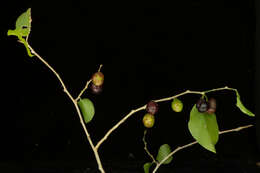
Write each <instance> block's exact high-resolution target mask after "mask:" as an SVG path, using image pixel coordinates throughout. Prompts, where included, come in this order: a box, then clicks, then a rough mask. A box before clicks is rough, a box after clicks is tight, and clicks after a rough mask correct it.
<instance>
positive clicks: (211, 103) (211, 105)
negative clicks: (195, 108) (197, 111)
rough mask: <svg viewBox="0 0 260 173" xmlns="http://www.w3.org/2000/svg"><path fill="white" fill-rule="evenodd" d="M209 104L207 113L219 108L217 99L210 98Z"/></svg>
mask: <svg viewBox="0 0 260 173" xmlns="http://www.w3.org/2000/svg"><path fill="white" fill-rule="evenodd" d="M208 106H209V108H208V110H207V113H209V114H213V113H215V112H216V108H217V103H216V99H214V98H210V99H209V100H208Z"/></svg>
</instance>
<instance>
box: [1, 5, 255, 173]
mask: <svg viewBox="0 0 260 173" xmlns="http://www.w3.org/2000/svg"><path fill="white" fill-rule="evenodd" d="M3 7H4V8H5V9H4V10H3V11H2V13H3V14H2V15H1V16H2V17H1V20H2V19H3V20H2V21H4V22H3V23H2V24H1V44H2V46H1V47H2V51H3V52H4V53H3V54H2V56H3V57H2V58H1V59H3V61H2V62H3V65H2V66H3V68H2V74H3V79H4V81H5V82H3V85H4V86H5V88H6V89H5V90H3V94H4V95H7V99H5V100H4V102H5V103H7V106H3V110H7V111H3V116H2V120H3V121H1V122H2V126H1V128H2V132H4V133H3V136H2V140H3V142H2V143H1V145H2V147H1V148H2V149H1V157H0V159H1V160H2V163H7V162H8V163H9V162H10V163H17V164H18V163H21V162H20V161H25V162H24V165H27V166H28V167H27V168H29V167H30V166H29V165H33V167H35V169H36V168H37V167H39V163H41V165H43V166H42V167H45V168H46V167H48V166H46V165H48V164H53V165H60V166H59V167H62V168H64V167H66V166H67V165H68V163H70V165H72V167H77V165H78V164H79V163H82V165H83V167H84V166H85V167H93V169H96V165H95V159H94V156H93V153H92V151H91V148H90V147H89V144H88V142H87V140H86V137H85V135H84V132H83V130H82V127H81V125H80V123H79V119H78V117H77V114H76V111H75V109H74V107H73V104H72V103H71V102H70V100H69V98H68V97H67V96H66V95H65V93H64V92H63V91H62V87H61V85H60V84H59V82H58V80H57V79H56V78H55V76H54V75H53V74H52V73H51V72H50V70H49V69H48V68H46V67H45V66H44V65H43V64H42V63H41V62H40V61H39V60H37V59H36V58H29V57H28V56H27V55H26V51H25V48H24V47H23V46H22V45H21V44H19V43H17V42H16V38H15V37H7V36H6V32H7V30H8V29H13V28H14V23H15V20H16V18H17V17H18V16H19V15H20V14H21V13H22V12H24V11H25V10H26V9H27V8H29V7H30V8H32V20H33V21H32V32H31V35H30V44H31V45H32V47H33V48H34V49H35V50H36V51H37V52H38V53H39V54H40V55H41V56H42V57H44V59H45V60H47V61H48V62H49V63H50V64H51V65H52V66H53V67H54V68H55V69H56V70H57V72H58V73H59V74H60V75H61V77H62V78H63V80H64V82H65V84H66V85H67V88H68V89H69V91H71V93H72V95H73V96H74V97H75V96H76V95H77V94H78V93H79V92H80V90H81V89H82V88H83V87H84V85H85V82H86V81H87V80H89V78H90V77H91V75H92V74H93V73H94V72H95V71H96V70H97V69H98V67H99V64H101V63H102V64H103V65H104V66H103V68H102V71H103V73H104V74H105V85H104V92H103V93H102V94H101V95H99V96H95V95H93V94H91V93H90V92H87V93H85V94H84V96H85V97H88V98H90V99H91V100H92V101H93V102H94V104H95V106H96V115H95V117H94V119H93V121H92V122H91V123H90V124H88V125H87V128H88V130H89V132H90V133H91V137H92V139H93V141H94V143H96V142H97V141H98V140H99V139H101V137H102V136H103V135H104V134H105V132H106V131H107V130H108V129H110V128H111V127H112V126H113V125H114V124H115V123H117V122H118V121H119V120H120V119H121V118H123V117H124V115H126V114H127V113H128V112H129V111H130V110H132V109H134V108H138V107H140V106H143V105H144V104H145V103H147V102H148V101H149V100H151V99H159V98H164V97H168V96H172V95H175V94H178V93H180V92H183V91H185V90H187V89H190V90H198V91H201V90H207V89H212V88H218V87H223V86H230V87H233V88H237V89H238V90H239V92H240V95H241V97H242V101H243V102H244V104H245V106H246V107H248V108H249V109H250V110H252V112H256V111H257V109H256V100H257V99H256V98H257V96H256V94H258V95H259V92H257V88H259V86H260V85H259V83H257V82H259V80H257V77H256V76H257V75H256V73H257V71H256V69H257V65H256V64H257V61H259V60H258V58H257V57H259V56H258V55H259V51H257V50H259V48H258V49H257V47H259V43H258V41H257V39H256V38H257V37H258V36H259V33H258V32H256V31H257V29H256V28H257V25H256V24H257V22H255V21H256V19H257V17H256V14H257V13H256V12H255V11H256V4H255V3H254V1H253V0H248V1H246V0H240V1H238V0H229V1H220V0H212V1H202V0H201V1H199V0H196V1H195V0H193V1H173V2H171V3H166V2H159V1H157V2H155V3H153V2H149V3H143V4H142V3H140V2H137V3H135V2H113V1H112V2H111V1H107V2H97V3H93V2H89V1H65V2H63V1H62V2H59V1H19V3H18V2H16V3H13V4H11V3H10V4H8V5H6V6H2V8H3ZM257 86H258V87H257ZM210 96H212V97H215V98H216V99H217V101H218V110H217V112H216V114H217V118H218V122H219V127H220V129H221V130H224V129H231V128H235V127H238V126H243V125H247V124H257V123H258V124H257V125H258V126H259V118H258V116H256V118H251V117H248V116H246V115H244V114H243V113H241V112H240V111H239V110H238V109H237V108H236V106H235V102H236V99H235V94H234V93H232V92H230V91H221V92H216V93H212V94H210ZM198 98H199V96H198V95H186V96H183V97H181V99H182V100H183V102H184V106H185V107H184V111H183V112H181V113H174V112H172V111H171V108H170V102H164V103H160V110H159V113H158V115H156V124H155V127H154V128H153V129H151V130H149V132H148V139H147V140H148V143H149V147H150V150H151V152H152V153H156V152H157V150H158V148H159V146H160V145H161V144H164V143H168V144H170V145H171V146H172V148H176V147H178V146H181V145H184V144H187V143H189V142H192V141H193V139H192V137H191V135H190V134H189V131H188V129H187V122H188V119H189V111H190V109H191V107H192V106H193V104H194V103H195V102H196V101H197V99H198ZM3 105H5V104H3ZM144 114H145V112H144V111H143V112H138V113H136V114H135V115H134V116H133V117H131V118H130V119H128V120H127V122H126V123H124V124H123V125H122V126H120V127H119V128H118V129H117V130H116V131H115V132H114V133H113V134H112V135H111V136H110V137H109V138H108V140H107V141H106V142H105V143H104V144H103V145H102V146H101V149H100V155H101V160H102V161H104V164H105V168H107V169H110V167H111V165H116V163H119V165H120V167H123V168H124V167H125V168H126V170H128V169H131V168H130V166H129V165H130V162H131V163H132V162H134V166H133V167H138V170H139V171H140V170H141V167H142V164H143V163H145V162H146V161H149V158H148V157H147V156H146V155H145V153H144V151H143V143H142V136H143V130H144V127H143V125H142V122H141V120H142V116H143V115H144ZM257 121H258V122H257ZM257 129H258V133H257ZM259 129H260V128H259V127H257V128H256V127H252V128H250V129H247V130H244V131H241V132H239V133H232V134H231V133H230V134H225V135H223V136H220V140H219V142H218V144H217V146H216V149H217V155H214V154H211V153H210V152H208V151H205V150H204V149H203V148H202V147H200V146H199V145H197V146H193V147H191V148H189V149H186V150H183V151H181V152H180V153H178V154H176V157H175V159H174V164H171V165H170V166H168V167H169V168H173V167H177V168H178V167H181V166H183V165H184V164H186V163H190V164H191V165H196V164H199V165H200V164H202V163H204V162H206V161H213V165H219V164H220V163H226V162H225V161H226V160H228V161H227V162H228V163H227V165H228V164H229V163H230V162H232V163H233V162H234V161H237V162H239V163H240V162H242V163H244V164H246V165H247V164H249V165H251V164H252V165H253V164H255V162H256V161H259V147H257V139H258V144H259V143H260V141H259V140H260V139H259ZM257 134H258V138H257ZM31 162H33V164H31ZM88 163H89V164H88ZM208 164H212V163H208ZM44 165H45V166H44ZM82 165H81V166H82ZM203 165H204V166H205V163H204V164H203ZM206 165H207V163H206ZM117 166H118V165H117ZM117 166H114V167H117ZM206 167H207V166H206ZM224 167H225V166H224ZM217 168H219V167H217ZM223 169H224V168H223Z"/></svg>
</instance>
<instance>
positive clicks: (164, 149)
mask: <svg viewBox="0 0 260 173" xmlns="http://www.w3.org/2000/svg"><path fill="white" fill-rule="evenodd" d="M170 153H171V147H170V146H169V145H168V144H163V145H161V146H160V148H159V151H158V154H157V157H156V160H157V161H158V162H161V161H162V160H163V159H164V158H165V157H167V156H168V155H169V154H170ZM172 159H173V157H172V156H171V157H169V158H168V159H167V160H165V161H164V162H163V164H169V163H170V162H171V161H172Z"/></svg>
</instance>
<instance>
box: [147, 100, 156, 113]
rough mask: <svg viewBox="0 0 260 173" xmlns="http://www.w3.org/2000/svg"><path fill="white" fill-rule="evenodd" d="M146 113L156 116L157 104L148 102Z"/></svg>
mask: <svg viewBox="0 0 260 173" xmlns="http://www.w3.org/2000/svg"><path fill="white" fill-rule="evenodd" d="M146 111H147V112H148V113H150V114H153V115H154V114H156V113H157V112H158V104H157V103H156V102H154V101H149V102H148V103H147V105H146Z"/></svg>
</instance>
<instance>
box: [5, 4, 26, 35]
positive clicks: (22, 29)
mask: <svg viewBox="0 0 260 173" xmlns="http://www.w3.org/2000/svg"><path fill="white" fill-rule="evenodd" d="M30 31H31V8H29V9H28V10H27V11H26V12H24V13H22V14H21V15H20V16H19V17H18V18H17V20H16V24H15V30H8V32H7V35H16V36H17V37H18V36H22V37H27V36H28V35H29V34H30Z"/></svg>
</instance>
